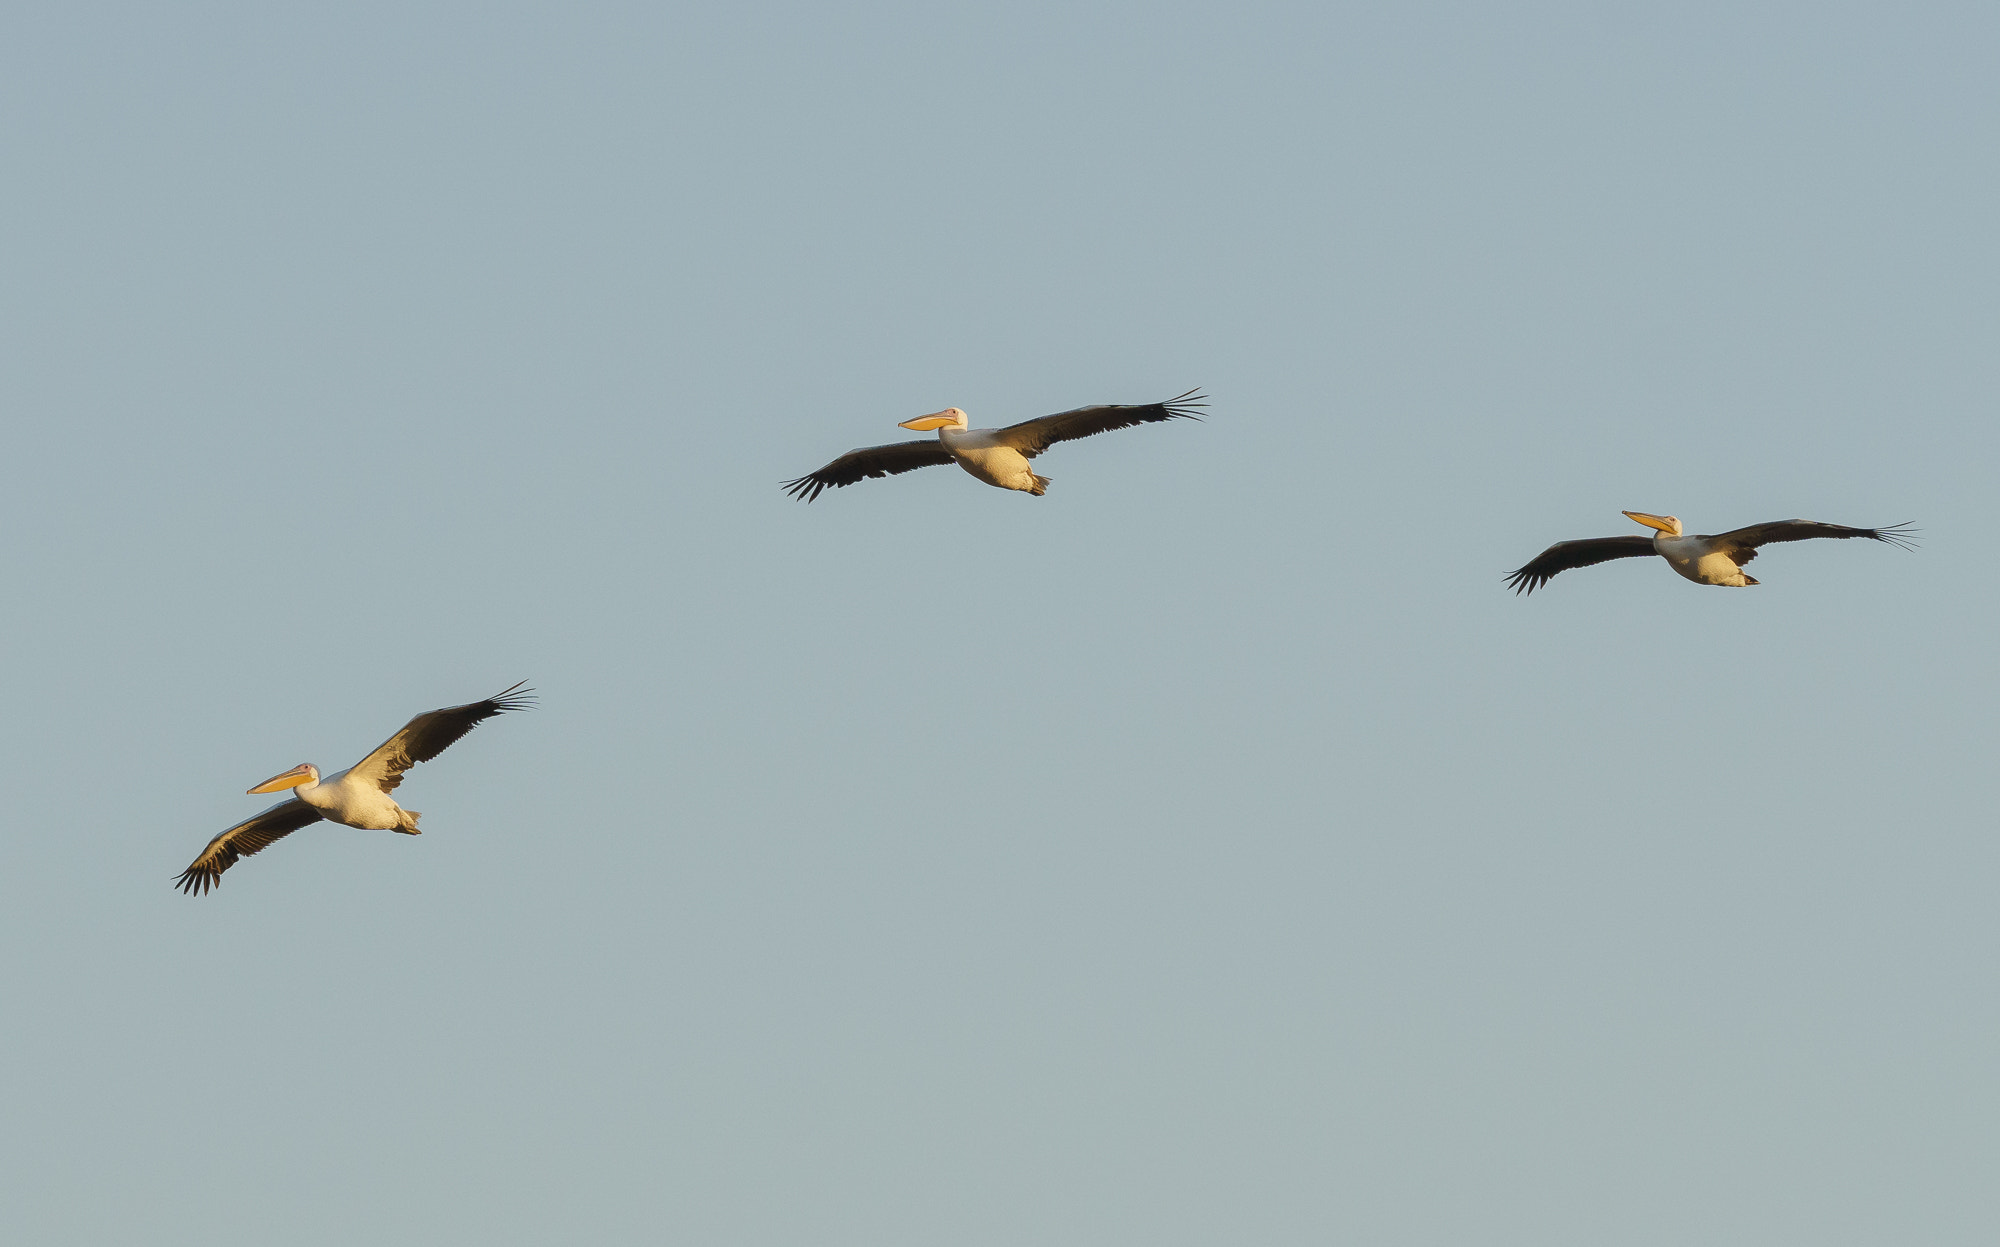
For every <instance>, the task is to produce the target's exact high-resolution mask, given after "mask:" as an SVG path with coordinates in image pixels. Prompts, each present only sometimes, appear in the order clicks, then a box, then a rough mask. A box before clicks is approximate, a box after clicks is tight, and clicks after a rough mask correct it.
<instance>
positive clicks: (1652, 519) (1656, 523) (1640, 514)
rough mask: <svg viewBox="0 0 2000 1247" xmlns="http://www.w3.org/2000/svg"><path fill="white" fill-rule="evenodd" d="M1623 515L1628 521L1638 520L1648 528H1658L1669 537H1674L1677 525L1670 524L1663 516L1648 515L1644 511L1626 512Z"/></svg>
mask: <svg viewBox="0 0 2000 1247" xmlns="http://www.w3.org/2000/svg"><path fill="white" fill-rule="evenodd" d="M1623 514H1624V516H1625V518H1626V519H1629V520H1636V521H1637V522H1639V523H1641V524H1644V525H1645V526H1646V527H1648V528H1657V529H1659V530H1660V531H1661V532H1663V533H1665V534H1667V535H1668V536H1669V537H1671V536H1673V533H1674V528H1675V525H1673V524H1670V523H1668V522H1667V520H1666V519H1665V518H1664V517H1663V516H1658V515H1648V514H1646V513H1645V512H1644V511H1626V512H1624V513H1623Z"/></svg>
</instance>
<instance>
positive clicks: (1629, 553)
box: [1507, 537, 1653, 594]
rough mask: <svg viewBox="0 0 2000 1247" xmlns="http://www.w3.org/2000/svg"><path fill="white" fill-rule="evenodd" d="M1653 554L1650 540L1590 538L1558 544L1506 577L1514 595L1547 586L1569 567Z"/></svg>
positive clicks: (1637, 538) (1641, 538) (1644, 538)
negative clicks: (1554, 577) (1558, 573)
mask: <svg viewBox="0 0 2000 1247" xmlns="http://www.w3.org/2000/svg"><path fill="white" fill-rule="evenodd" d="M1651 553H1653V539H1652V538H1651V537H1590V538H1587V539H1585V540H1583V541H1558V542H1556V543H1555V544H1554V545H1552V546H1550V547H1549V548H1548V549H1546V550H1544V551H1542V552H1541V553H1540V554H1537V555H1536V556H1535V557H1534V558H1533V559H1531V560H1529V562H1528V564H1527V565H1526V566H1524V567H1522V568H1521V570H1519V571H1517V572H1515V573H1514V574H1512V575H1511V576H1508V577H1507V584H1508V585H1509V586H1510V587H1511V588H1512V589H1513V590H1514V592H1515V593H1517V594H1520V593H1533V592H1534V591H1535V590H1537V589H1539V588H1541V587H1542V586H1543V585H1545V584H1547V583H1549V577H1551V576H1553V575H1555V574H1556V573H1557V572H1566V571H1568V570H1569V569H1570V568H1572V567H1589V566H1590V565H1591V564H1592V563H1606V562H1609V561H1610V560H1612V559H1635V558H1638V557H1639V556H1640V555H1642V554H1651Z"/></svg>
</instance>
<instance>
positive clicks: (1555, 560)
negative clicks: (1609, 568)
mask: <svg viewBox="0 0 2000 1247" xmlns="http://www.w3.org/2000/svg"><path fill="white" fill-rule="evenodd" d="M1624 514H1625V515H1627V516H1629V517H1630V518H1632V519H1634V520H1636V521H1638V522H1639V523H1641V524H1644V525H1645V526H1646V527H1648V528H1651V529H1655V530H1656V531H1655V533H1654V535H1653V536H1651V537H1640V536H1636V535H1635V536H1631V537H1591V538H1588V539H1586V540H1583V541H1558V542H1556V543H1555V544H1554V545H1552V546H1550V547H1549V548H1548V549H1546V550H1544V551H1542V552H1541V553H1540V554H1538V555H1536V556H1535V557H1534V558H1533V559H1532V560H1530V561H1529V562H1528V564H1527V565H1526V566H1525V567H1522V568H1521V569H1520V570H1519V571H1516V572H1514V573H1513V574H1512V575H1510V576H1508V577H1507V583H1508V585H1510V586H1511V587H1512V588H1513V590H1514V592H1515V593H1517V594H1520V593H1533V592H1534V591H1535V590H1537V589H1539V588H1541V587H1542V586H1543V585H1545V584H1547V583H1548V582H1549V578H1550V577H1552V576H1554V575H1555V574H1556V573H1557V572H1566V571H1568V570H1569V569H1570V568H1572V567H1589V566H1590V565H1591V564H1593V563H1604V562H1608V561H1609V560H1611V559H1629V558H1637V557H1638V556H1640V555H1642V554H1657V555H1659V556H1660V557H1661V558H1663V559H1665V560H1666V561H1667V566H1669V567H1671V568H1673V569H1674V570H1675V571H1677V572H1679V573H1680V574H1681V575H1683V576H1686V577H1687V578H1688V579H1689V580H1692V581H1694V582H1695V583H1696V584H1698V585H1733V586H1738V587H1740V586H1743V585H1754V584H1757V583H1759V582H1758V581H1757V579H1756V578H1755V577H1752V576H1746V575H1744V574H1743V565H1744V564H1745V563H1748V562H1749V561H1750V560H1751V559H1754V558H1756V557H1757V547H1758V546H1763V545H1770V544H1771V543H1773V542H1778V541H1807V540H1810V539H1811V538H1814V537H1839V538H1843V539H1844V538H1848V537H1867V538H1869V539H1870V540H1873V541H1885V542H1887V543H1889V544H1890V545H1892V546H1897V547H1900V548H1901V549H1904V550H1909V549H1912V548H1914V547H1913V545H1912V541H1911V538H1912V535H1913V534H1914V533H1915V532H1916V530H1915V529H1913V528H1911V527H1910V526H1909V525H1908V524H1891V525H1889V526H1888V527H1886V528H1848V527H1846V526H1845V525H1841V524H1822V523H1820V522H1819V521H1817V520H1773V521H1771V522H1770V523H1769V524H1752V525H1751V526H1750V527H1748V528H1738V529H1736V530H1734V531H1732V532H1726V533H1723V534H1721V535H1720V536H1716V537H1707V536H1702V535H1700V534H1696V535H1695V536H1692V537H1686V536H1682V535H1681V522H1680V521H1679V520H1677V519H1675V518H1674V517H1673V516H1671V515H1648V514H1647V513H1646V512H1644V511H1626V512H1624Z"/></svg>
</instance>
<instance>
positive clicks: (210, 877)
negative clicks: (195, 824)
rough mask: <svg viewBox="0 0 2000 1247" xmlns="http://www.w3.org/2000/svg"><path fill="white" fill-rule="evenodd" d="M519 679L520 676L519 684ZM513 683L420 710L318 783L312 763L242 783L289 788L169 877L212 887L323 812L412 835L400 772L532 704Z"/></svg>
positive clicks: (197, 887)
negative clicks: (466, 700)
mask: <svg viewBox="0 0 2000 1247" xmlns="http://www.w3.org/2000/svg"><path fill="white" fill-rule="evenodd" d="M526 683H527V681H526V680H523V681H521V684H526ZM521 684H516V685H515V686H514V687H513V688H510V689H507V690H505V691H504V692H500V693H495V694H494V695H493V696H491V697H489V698H487V699H486V700H485V701H475V702H472V703H471V704H469V705H464V706H446V707H445V708H444V709H442V710H433V711H430V712H429V713H428V714H420V715H418V716H417V717H416V718H414V719H411V720H410V721H409V722H408V723H405V724H404V725H403V730H402V731H400V732H397V733H396V734H395V735H394V736H391V737H390V738H389V739H387V740H385V741H383V742H382V743H381V745H380V746H378V747H377V748H376V750H375V752H373V753H371V754H369V755H368V756H367V757H365V758H363V759H361V761H359V762H356V763H355V764H354V765H353V766H351V767H349V768H348V769H347V770H344V771H342V772H341V773H340V774H338V775H333V776H330V777H328V779H327V780H326V782H325V783H321V782H320V778H319V768H318V767H316V766H314V765H313V764H312V763H310V762H301V763H299V764H298V765H297V766H295V767H293V768H292V769H291V770H289V771H286V772H285V773H284V774H282V775H273V776H272V777H271V778H269V779H267V780H265V781H264V782H263V783H261V784H259V785H257V786H256V787H255V788H252V789H250V791H251V792H253V793H258V792H279V791H282V790H283V789H286V788H289V789H291V790H292V795H291V796H290V797H288V798H286V799H285V800H283V801H280V802H278V804H276V805H274V806H272V807H271V808H270V809H268V810H265V811H264V812H263V813H261V814H259V815H257V816H256V817H254V818H251V819H248V820H246V821H244V822H240V823H238V824H236V825H235V826H234V827H231V828H230V829H229V830H228V831H225V832H223V833H222V834H221V835H219V836H217V837H216V838H215V839H213V840H210V841H209V842H208V847H207V848H205V849H203V850H202V851H201V856H200V857H197V858H195V859H194V865H192V866H190V867H188V868H187V869H186V870H184V871H182V872H181V875H180V878H179V879H177V880H175V882H176V883H178V884H180V888H181V891H183V892H185V893H187V894H188V895H190V896H199V895H201V894H202V893H205V892H207V891H208V890H209V889H210V888H213V887H217V886H220V885H221V883H222V872H223V871H225V870H228V869H229V868H230V867H231V866H234V865H235V864H236V859H238V858H240V857H248V856H250V855H251V854H252V853H255V852H257V851H258V850H259V849H263V848H266V847H268V846H269V845H271V844H272V843H273V842H275V841H277V840H280V839H282V838H284V837H285V836H288V835H290V834H292V833H293V832H295V831H297V830H298V829H299V828H301V827H306V826H310V825H311V824H313V823H316V822H318V821H319V820H320V819H322V818H324V819H327V820H329V821H331V822H336V823H345V824H346V825H347V826H349V827H359V828H362V829H363V830H366V831H400V832H402V833H404V834H405V835H411V836H414V835H419V834H421V833H420V832H418V830H417V820H418V819H419V818H422V817H423V815H421V814H419V813H417V812H416V811H415V810H406V809H404V808H403V807H402V806H400V805H397V804H396V803H395V801H393V800H391V799H390V797H389V794H390V793H392V792H394V791H396V785H398V784H400V783H402V782H403V772H404V771H407V770H409V769H410V768H411V767H413V766H415V765H416V764H417V763H419V762H428V761H430V760H431V759H432V758H435V757H437V756H438V755H439V754H441V753H443V752H444V751H445V750H446V749H448V748H450V747H451V745H452V743H453V742H454V741H456V740H457V739H458V738H459V737H461V736H463V735H465V734H466V733H467V732H469V731H471V730H472V729H473V728H475V727H477V726H478V725H479V724H480V723H481V722H483V721H485V720H487V719H490V718H492V717H493V716H494V715H496V714H499V713H501V712H502V711H507V710H526V709H528V708H529V707H531V706H533V705H534V702H535V697H534V693H535V691H534V690H533V689H524V688H522V687H521Z"/></svg>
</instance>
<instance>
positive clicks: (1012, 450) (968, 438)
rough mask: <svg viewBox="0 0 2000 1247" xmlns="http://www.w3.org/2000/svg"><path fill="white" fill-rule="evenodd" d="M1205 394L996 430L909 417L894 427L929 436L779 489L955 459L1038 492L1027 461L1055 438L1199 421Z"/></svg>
mask: <svg viewBox="0 0 2000 1247" xmlns="http://www.w3.org/2000/svg"><path fill="white" fill-rule="evenodd" d="M1205 400H1206V396H1205V395H1203V394H1202V393H1201V392H1200V391H1199V390H1189V391H1188V392H1187V393H1185V394H1183V395H1181V396H1180V397H1179V398H1170V399H1168V400H1167V401H1166V402H1164V403H1138V404H1132V405H1128V406H1106V407H1079V408H1077V409H1076V410H1075V411H1064V412H1058V413H1057V414H1055V415H1053V416H1043V417H1041V418H1040V419H1038V420H1023V421H1022V422H1021V423H1019V424H1010V425H1008V426H1007V427H1006V428H1004V429H975V428H971V427H969V424H970V422H969V421H968V420H967V419H966V416H965V413H964V412H962V411H960V410H959V409H958V408H956V407H947V408H945V409H944V410H943V411H939V412H933V413H932V414H930V415H928V416H918V417H917V418H916V419H915V420H905V421H903V422H902V423H901V424H899V425H897V426H896V427H898V428H903V429H914V430H916V431H917V432H919V433H928V432H930V431H931V430H932V429H936V430H937V440H936V441H934V442H933V441H922V442H894V443H892V444H890V445H887V446H865V447H863V448H861V449H860V450H850V451H848V452H847V453H846V454H844V455H842V456H841V457H840V458H838V459H835V460H834V461H833V462H832V463H829V464H827V465H826V466H825V467H823V468H821V469H820V470H819V471H817V472H814V473H812V474H811V475H810V476H801V477H800V478H799V479H797V480H795V481H786V482H785V492H786V493H788V494H790V495H791V496H792V497H794V498H803V499H805V500H806V501H807V502H811V501H812V500H813V499H815V498H817V497H819V496H820V493H821V491H823V490H828V489H839V488H840V487H841V486H843V485H852V484H853V483H854V482H856V481H858V480H860V479H861V478H862V477H864V476H894V475H896V474H897V473H899V472H913V471H915V470H916V469H918V468H928V467H935V466H937V465H938V464H943V463H956V464H957V465H958V466H959V467H961V468H964V469H965V470H966V471H967V472H970V473H971V474H972V475H974V476H976V477H978V478H979V479H980V480H982V481H985V482H986V483H987V484H988V485H998V486H999V487H1000V488H1002V489H1018V490H1021V491H1022V492H1024V493H1030V494H1034V495H1035V496H1037V497H1040V496H1041V494H1042V493H1043V492H1044V491H1046V490H1047V489H1048V487H1049V478H1048V477H1046V476H1036V475H1035V473H1034V470H1033V469H1031V468H1030V467H1029V466H1028V460H1030V459H1033V458H1034V457H1035V456H1036V455H1039V454H1041V453H1042V452H1043V451H1045V450H1047V449H1048V448H1049V447H1051V446H1053V445H1055V444H1056V443H1057V442H1067V441H1073V440H1075V439H1076V438H1079V437H1089V436H1090V435H1091V434H1093V433H1109V432H1110V431H1111V430H1113V429H1125V428H1130V427H1131V426H1133V425H1135V424H1156V423H1159V422H1161V421H1165V420H1199V419H1201V417H1200V416H1197V415H1196V414H1195V413H1194V409H1195V408H1197V407H1206V406H1207V405H1208V403H1207V402H1206V401H1205Z"/></svg>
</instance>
